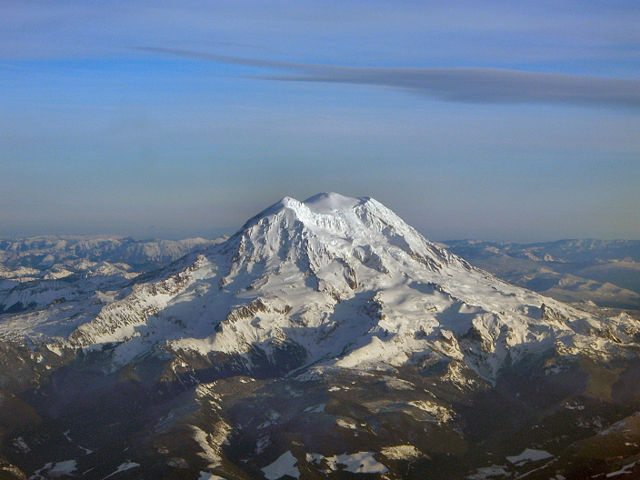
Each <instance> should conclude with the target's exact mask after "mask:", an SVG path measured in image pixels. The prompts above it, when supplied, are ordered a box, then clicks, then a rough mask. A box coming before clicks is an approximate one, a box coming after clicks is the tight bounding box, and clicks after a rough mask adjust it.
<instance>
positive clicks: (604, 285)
mask: <svg viewBox="0 0 640 480" xmlns="http://www.w3.org/2000/svg"><path fill="white" fill-rule="evenodd" d="M443 245H446V246H447V248H449V249H450V250H451V251H452V252H455V253H456V254H458V255H460V256H462V257H464V258H465V259H467V260H468V261H469V262H471V263H472V264H473V265H476V266H478V267H480V268H483V269H485V270H488V271H490V272H491V273H493V274H494V275H497V276H498V277H500V278H502V279H503V280H506V281H507V282H509V283H513V284H515V285H519V286H521V287H526V288H530V289H531V290H535V291H536V292H540V293H542V294H544V295H548V296H550V297H553V298H555V299H557V300H561V301H563V302H581V303H586V302H593V303H595V304H597V305H598V306H601V307H614V308H621V309H633V310H638V309H640V241H638V240H560V241H557V242H545V243H531V244H518V243H497V242H481V241H476V240H454V241H448V242H444V243H443Z"/></svg>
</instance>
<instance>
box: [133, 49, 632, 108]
mask: <svg viewBox="0 0 640 480" xmlns="http://www.w3.org/2000/svg"><path fill="white" fill-rule="evenodd" d="M135 48H136V49H137V50H143V51H147V52H154V53H165V54H171V55H179V56H187V57H191V58H199V59H202V60H208V61H214V62H220V63H229V64H235V65H246V66H251V67H258V68H266V69H272V70H280V71H283V70H284V71H288V72H292V73H291V74H289V75H262V76H253V77H250V78H256V79H262V80H271V81H295V82H322V83H349V84H359V85H377V86H384V87H392V88H399V89H403V90H408V91H412V92H417V93H421V94H424V95H428V96H430V97H433V98H437V99H440V100H444V101H451V102H467V103H501V104H505V103H548V104H564V105H591V106H603V107H627V108H634V109H635V108H639V107H640V80H635V79H622V78H601V77H587V76H578V75H562V74H555V73H539V72H526V71H518V70H506V69H492V68H396V67H348V66H339V65H320V64H305V63H294V62H282V61H276V60H265V59H256V58H243V57H235V56H227V55H217V54H211V53H203V52H196V51H191V50H177V49H168V48H153V47H135Z"/></svg>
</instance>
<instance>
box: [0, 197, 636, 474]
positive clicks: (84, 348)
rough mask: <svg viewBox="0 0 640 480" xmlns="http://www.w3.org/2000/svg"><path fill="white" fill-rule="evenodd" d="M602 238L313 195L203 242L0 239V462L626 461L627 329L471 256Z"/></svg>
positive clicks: (377, 468)
mask: <svg viewBox="0 0 640 480" xmlns="http://www.w3.org/2000/svg"><path fill="white" fill-rule="evenodd" d="M623 243H624V242H622V243H619V244H617V243H616V242H613V243H611V244H610V245H609V246H606V245H605V243H600V244H597V242H596V243H593V242H591V241H576V242H575V243H573V244H571V243H570V242H569V243H566V244H565V243H563V242H558V245H557V246H556V247H552V245H554V244H539V245H528V246H522V245H520V246H517V245H513V244H511V245H507V244H495V245H494V244H486V243H485V244H483V243H478V242H449V245H450V247H451V248H452V249H453V250H454V252H459V253H462V254H463V255H462V256H459V255H458V254H456V253H452V251H450V250H449V249H447V248H444V247H443V246H442V245H439V244H435V243H433V242H430V241H428V240H426V239H425V238H424V237H423V236H422V235H421V234H419V233H418V232H417V231H416V230H415V229H413V228H412V227H411V226H409V225H407V224H406V223H405V222H404V221H403V220H402V219H401V218H399V217H398V216H397V215H396V214H395V213H394V212H393V211H391V210H390V209H388V208H387V207H385V206H384V205H382V204H381V203H379V202H377V201H376V200H374V199H372V198H369V197H362V198H350V197H344V196H342V195H339V194H335V193H323V194H318V195H316V196H314V197H311V198H309V199H307V200H305V201H303V202H301V201H298V200H296V199H293V198H289V197H285V198H284V199H282V200H281V201H279V202H277V203H275V204H274V205H271V206H270V207H268V208H266V209H265V210H263V211H262V212H260V213H259V214H257V215H256V216H255V217H253V218H251V219H249V220H248V221H247V222H246V223H245V225H244V226H243V227H242V228H241V229H240V230H239V231H238V232H236V233H235V234H234V235H232V236H231V237H229V238H227V239H220V240H216V241H208V240H202V239H195V240H185V241H180V242H167V241H153V242H138V241H134V240H131V239H127V238H100V237H94V238H71V237H38V238H31V239H24V240H16V241H6V242H4V243H2V244H1V246H2V253H1V254H0V255H1V257H0V258H1V259H2V265H3V270H2V272H3V277H4V281H3V283H2V284H1V285H0V308H1V309H2V310H0V312H1V313H0V364H1V365H2V369H1V370H0V478H10V479H26V478H33V479H50V478H87V479H105V478H117V479H125V478H128V479H134V478H135V479H137V478H167V479H171V478H180V479H194V480H195V479H198V480H202V479H226V480H240V479H243V480H244V479H246V480H248V479H255V478H266V479H269V480H275V479H279V478H302V479H320V478H337V479H341V478H342V479H344V478H362V479H368V478H379V479H405V478H406V479H424V478H429V479H458V478H460V479H463V478H466V479H470V480H481V479H492V478H502V479H516V478H527V479H530V480H535V479H538V480H540V479H550V478H554V479H556V480H561V479H565V480H570V479H576V480H577V479H584V478H602V479H604V478H633V476H634V475H635V476H637V475H638V474H640V381H638V380H640V378H638V371H640V369H639V368H638V367H639V366H640V348H639V347H640V344H639V342H640V323H639V322H638V321H637V320H635V319H634V318H633V317H632V316H631V315H629V314H627V313H625V312H623V311H621V310H606V309H604V310H603V309H600V308H599V307H597V306H596V305H595V304H587V303H584V301H587V300H591V298H590V297H580V298H578V297H576V296H574V297H572V298H571V300H572V301H573V300H576V301H580V302H582V303H580V304H579V305H581V306H587V307H589V308H588V310H589V311H586V310H585V309H581V308H576V306H575V305H574V306H572V305H567V304H564V303H561V302H560V301H558V300H556V299H553V298H550V297H548V296H543V295H540V294H539V293H536V292H534V291H532V289H525V288H522V287H520V286H515V285H511V284H509V283H506V282H505V281H504V280H502V279H500V278H498V277H496V276H494V275H493V274H491V273H489V271H487V270H488V269H490V268H489V267H491V269H496V268H502V269H503V271H502V272H501V273H500V275H501V276H503V277H504V276H506V275H520V276H519V277H517V278H516V277H514V278H515V280H516V281H517V282H520V283H521V284H522V282H525V281H528V282H532V285H539V286H540V285H542V286H544V287H547V284H544V282H543V281H542V279H543V278H546V277H545V275H547V276H548V275H550V278H555V277H554V275H565V276H570V275H574V274H576V273H577V272H578V270H577V269H578V268H581V269H582V270H580V272H582V273H583V275H586V274H585V273H584V272H593V271H608V270H607V269H606V268H604V269H598V268H596V267H597V266H602V265H604V264H607V262H608V263H612V264H613V263H615V262H614V260H620V261H622V262H626V263H629V264H634V263H635V262H637V261H638V258H637V257H636V256H634V255H635V254H633V248H631V247H629V246H628V245H627V247H623V246H622V244H623ZM598 245H599V246H598ZM616 245H617V246H616ZM636 247H637V245H636ZM625 248H627V250H625ZM464 249H467V250H466V253H467V254H468V255H466V256H467V257H468V258H471V260H472V261H471V262H468V261H467V260H465V259H463V258H462V257H464V256H465V252H464ZM636 251H637V250H636ZM589 252H590V253H589ZM606 252H608V253H606ZM621 252H626V253H624V256H620V255H621ZM607 255H608V257H607ZM482 259H488V260H486V263H487V265H489V266H484V267H485V268H486V269H487V270H482V269H480V268H478V267H477V266H476V265H474V264H473V263H474V261H478V260H482ZM492 261H493V263H492ZM599 262H604V263H599ZM547 264H550V265H552V266H553V269H551V268H550V267H545V265H547ZM579 264H580V265H582V267H578V265H579ZM492 265H493V266H492ZM562 265H564V266H566V267H567V268H569V265H572V267H570V268H571V269H572V270H571V271H572V272H574V273H569V270H566V271H565V270H562V269H561V268H560V267H561V266H562ZM525 268H527V269H528V270H526V271H525ZM526 275H532V277H531V278H529V279H528V280H527V279H526ZM535 276H538V278H539V279H540V283H536V282H535V281H533V278H534V277H535ZM631 277H632V276H631ZM576 278H577V276H576ZM581 278H583V279H584V278H587V277H581ZM631 280H633V278H631ZM585 281H586V280H585ZM591 281H593V282H596V280H591ZM556 284H557V285H556ZM556 284H550V285H551V286H549V287H548V288H544V289H542V290H543V291H544V292H547V293H553V294H554V296H556V297H558V296H559V295H558V294H557V291H556V290H554V288H555V289H559V290H562V288H563V287H564V286H566V285H567V284H566V283H563V282H562V281H561V280H558V282H556ZM532 285H531V286H528V287H529V288H532ZM554 285H556V286H554ZM558 285H559V286H558ZM598 285H600V287H598V288H596V289H595V290H594V291H596V292H600V293H601V295H604V293H603V291H604V290H602V289H603V288H605V287H606V283H602V280H600V283H599V284H598ZM524 286H527V285H524ZM628 286H629V285H627V287H628ZM607 288H608V287H607ZM616 288H617V289H619V290H620V291H622V290H623V288H622V287H621V286H619V284H618V286H617V287H616ZM566 290H568V291H574V290H572V289H571V285H569V287H568V288H566ZM601 290H602V291H601ZM624 291H625V292H626V291H629V292H631V293H634V291H633V290H632V289H630V288H627V289H626V290H624ZM615 292H618V290H615ZM636 293H637V292H636ZM616 294H618V293H616ZM597 300H598V301H599V302H601V301H602V299H601V298H598V299H597ZM593 301H595V300H593ZM629 305H633V304H629ZM616 306H622V304H616Z"/></svg>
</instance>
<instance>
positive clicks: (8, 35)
mask: <svg viewBox="0 0 640 480" xmlns="http://www.w3.org/2000/svg"><path fill="white" fill-rule="evenodd" d="M637 25H640V3H638V2H616V1H612V2H587V1H581V2H564V1H554V2H546V1H542V2H514V1H508V2H439V3H431V2H375V1H374V2H371V1H368V2H357V1H341V2H330V1H322V2H320V1H318V2H309V1H297V2H278V1H276V2H243V1H233V2H190V1H183V2H162V1H160V2H158V1H154V2H136V1H130V2H86V1H78V2H68V1H55V2H30V1H12V0H9V1H5V2H2V3H1V4H0V236H3V235H28V234H41V233H117V234H131V235H134V236H137V237H153V236H162V237H186V236H193V235H205V236H211V235H216V234H219V233H224V232H230V231H233V230H234V229H235V228H237V227H239V226H240V225H241V224H242V223H243V221H244V220H245V219H246V218H247V217H249V216H251V215H252V214H254V213H256V212H257V211H259V210H261V209H262V208H263V207H265V206H266V205H268V204H270V203H273V202H275V201H276V200H278V199H279V198H281V197H283V196H285V195H291V196H294V197H296V198H299V199H304V198H306V197H308V196H311V195H312V194H314V193H316V192H318V191H338V192H341V193H343V194H347V195H370V196H373V197H375V198H377V199H378V200H380V201H382V202H383V203H385V204H386V205H388V206H389V207H391V208H392V209H394V210H395V211H396V212H397V213H398V214H400V215H401V216H403V217H404V218H405V219H406V220H407V221H409V222H410V223H411V224H413V225H414V226H416V227H417V228H418V229H419V230H421V231H422V232H423V233H424V234H425V235H426V236H427V237H429V238H432V239H450V238H480V239H491V240H516V241H538V240H551V239H558V238H568V237H596V238H640V214H639V213H638V212H639V211H640V209H639V208H638V205H639V204H640V193H639V192H640V188H638V186H639V185H640V29H638V28H637Z"/></svg>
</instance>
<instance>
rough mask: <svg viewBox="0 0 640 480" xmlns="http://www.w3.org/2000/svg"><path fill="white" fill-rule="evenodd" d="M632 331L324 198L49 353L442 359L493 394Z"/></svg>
mask: <svg viewBox="0 0 640 480" xmlns="http://www.w3.org/2000/svg"><path fill="white" fill-rule="evenodd" d="M35 328H36V329H37V326H36V327H35ZM637 332H638V329H637V325H636V323H635V322H632V321H631V320H630V319H628V318H627V317H625V316H621V317H619V318H617V319H613V320H607V322H606V324H605V323H602V321H600V320H598V319H597V318H595V317H593V316H591V315H589V314H587V313H585V312H581V311H578V310H575V309H572V308H570V307H567V306H565V305H562V304H560V303H559V302H556V301H554V300H551V299H549V298H545V297H542V296H540V295H538V294H535V293H533V292H531V291H527V290H524V289H521V288H517V287H514V286H511V285H508V284H506V283H504V282H502V281H500V280H498V279H497V278H495V277H493V276H492V275H490V274H488V273H486V272H484V271H482V270H478V269H476V268H473V267H471V266H470V265H469V264H468V263H467V262H465V261H464V260H462V259H461V258H459V257H457V256H455V255H452V254H451V253H449V252H448V251H447V250H444V249H442V248H438V247H436V246H435V245H434V244H433V243H431V242H429V241H427V240H426V239H425V238H424V237H422V236H421V235H420V234H419V233H418V232H416V231H415V230H414V229H413V228H412V227H410V226H409V225H407V224H406V223H405V222H404V221H403V220H402V219H400V218H399V217H398V216H397V215H396V214H394V213H393V212H392V211H391V210H389V209H388V208H386V207H385V206H384V205H382V204H381V203H379V202H377V201H376V200H374V199H371V198H349V197H344V196H341V195H339V194H335V193H329V194H327V193H323V194H319V195H316V196H314V197H311V198H309V199H308V200H305V201H304V202H300V201H298V200H295V199H293V198H289V197H286V198H284V199H282V200H281V201H280V202H278V203H276V204H274V205H272V206H271V207H269V208H267V209H266V210H264V211H263V212H261V213H260V214H258V215H257V216H255V217H254V218H252V219H250V220H249V221H248V222H247V223H246V224H245V225H244V226H243V228H242V229H241V230H240V231H238V232H237V233H236V234H235V235H234V236H233V237H231V238H230V239H228V240H227V241H226V242H224V243H222V244H219V245H216V246H214V247H213V248H211V249H209V250H207V251H205V252H203V253H202V254H201V255H199V256H197V257H195V258H193V259H192V258H185V259H183V261H182V265H181V268H180V269H179V271H176V272H174V273H172V274H171V275H168V276H166V278H161V279H159V280H158V281H154V282H149V283H145V284H142V285H136V286H135V287H134V288H133V291H132V292H131V294H129V295H128V296H126V297H125V298H124V299H122V300H119V301H116V302H111V303H108V304H107V305H105V306H104V307H102V309H101V310H100V312H99V313H98V314H97V315H96V317H95V318H94V319H93V320H91V321H90V322H87V323H83V324H81V325H78V327H77V328H76V329H75V330H74V331H73V332H72V333H71V334H70V335H69V337H68V339H65V338H62V339H61V342H60V343H61V345H63V346H71V347H74V348H89V349H90V348H93V347H95V346H96V345H97V346H100V347H101V346H102V345H104V344H106V343H113V344H115V345H117V346H116V348H115V349H114V359H115V361H116V362H117V364H124V363H127V362H129V361H131V360H133V359H134V358H135V356H136V355H146V354H147V353H148V352H149V351H151V350H153V349H155V348H162V349H165V350H168V351H171V352H179V351H193V352H196V353H198V354H200V355H203V356H206V355H208V354H210V353H212V352H217V353H224V354H229V355H238V356H240V357H242V359H243V361H246V363H247V366H248V367H249V365H250V363H251V354H252V353H255V351H256V350H257V349H259V350H260V351H261V352H264V353H266V355H267V358H269V359H272V360H273V361H275V360H274V359H275V358H276V352H278V351H280V350H285V349H286V350H289V351H291V350H292V349H295V351H296V352H297V355H298V357H299V358H298V360H299V362H298V364H297V365H296V366H297V367H302V366H305V365H311V364H314V365H316V366H317V367H318V368H320V367H322V368H324V367H346V368H354V367H358V368H360V369H388V368H393V367H398V366H400V365H403V364H406V363H410V364H420V363H422V362H434V361H436V360H438V359H440V358H441V357H447V358H452V359H456V360H461V361H463V362H464V363H465V364H466V365H467V366H469V367H470V368H472V369H473V370H474V371H475V372H476V373H477V374H478V375H480V376H481V377H483V378H486V379H488V380H491V381H493V380H495V378H496V375H497V373H498V371H499V369H500V368H501V367H502V365H503V364H504V362H505V361H509V362H514V361H517V360H518V359H520V358H522V357H523V355H526V354H528V353H532V352H540V351H544V350H546V349H549V348H554V349H556V350H558V351H561V352H563V353H565V354H572V353H575V352H576V351H581V352H583V353H585V352H589V353H590V354H592V355H594V356H604V355H608V354H612V353H615V352H618V351H619V350H620V347H621V346H624V345H625V344H629V343H630V342H632V341H633V337H634V335H635V334H636V333H637ZM64 333H65V332H64V331H61V335H62V337H64Z"/></svg>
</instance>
